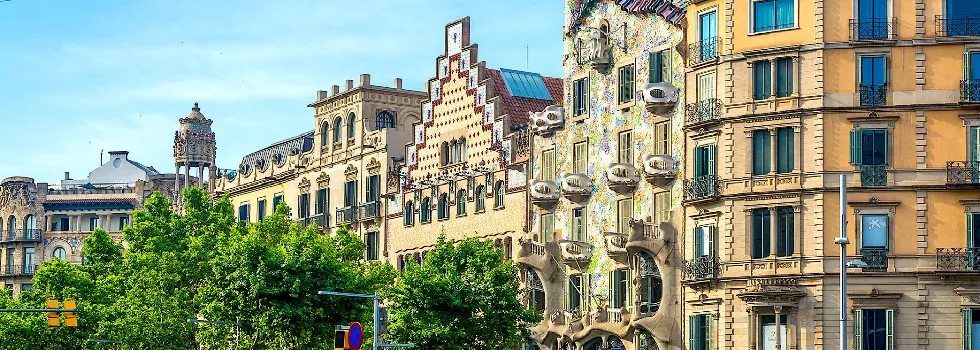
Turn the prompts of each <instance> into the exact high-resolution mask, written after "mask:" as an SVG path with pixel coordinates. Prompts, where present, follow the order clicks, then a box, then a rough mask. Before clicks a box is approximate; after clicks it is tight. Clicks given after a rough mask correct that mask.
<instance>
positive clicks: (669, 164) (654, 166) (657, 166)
mask: <svg viewBox="0 0 980 350" xmlns="http://www.w3.org/2000/svg"><path fill="white" fill-rule="evenodd" d="M643 175H644V178H646V180H647V182H649V183H650V184H652V185H654V186H658V187H664V186H667V185H668V184H670V183H671V182H672V181H674V179H675V178H677V161H675V160H674V158H673V157H671V156H670V155H666V154H659V155H649V154H648V155H644V156H643Z"/></svg>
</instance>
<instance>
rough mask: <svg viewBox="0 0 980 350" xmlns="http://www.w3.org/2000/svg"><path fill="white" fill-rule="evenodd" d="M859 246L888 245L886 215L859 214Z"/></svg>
mask: <svg viewBox="0 0 980 350" xmlns="http://www.w3.org/2000/svg"><path fill="white" fill-rule="evenodd" d="M861 247H862V248H887V247H888V215H862V216H861Z"/></svg>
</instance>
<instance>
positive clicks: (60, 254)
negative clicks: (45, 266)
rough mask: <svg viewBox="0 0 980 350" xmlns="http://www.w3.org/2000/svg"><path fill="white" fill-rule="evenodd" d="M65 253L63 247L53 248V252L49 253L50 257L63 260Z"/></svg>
mask: <svg viewBox="0 0 980 350" xmlns="http://www.w3.org/2000/svg"><path fill="white" fill-rule="evenodd" d="M66 255H67V254H66V253H65V248H62V247H58V248H54V252H52V253H51V257H53V258H55V259H61V260H65V256H66Z"/></svg>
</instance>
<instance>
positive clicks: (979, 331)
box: [963, 309, 980, 350]
mask: <svg viewBox="0 0 980 350" xmlns="http://www.w3.org/2000/svg"><path fill="white" fill-rule="evenodd" d="M974 349H977V350H980V309H963V350H974Z"/></svg>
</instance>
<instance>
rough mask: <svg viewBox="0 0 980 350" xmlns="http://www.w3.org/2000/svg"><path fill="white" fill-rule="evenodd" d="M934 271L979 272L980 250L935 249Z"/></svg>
mask: <svg viewBox="0 0 980 350" xmlns="http://www.w3.org/2000/svg"><path fill="white" fill-rule="evenodd" d="M936 271H939V272H980V248H937V249H936Z"/></svg>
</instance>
